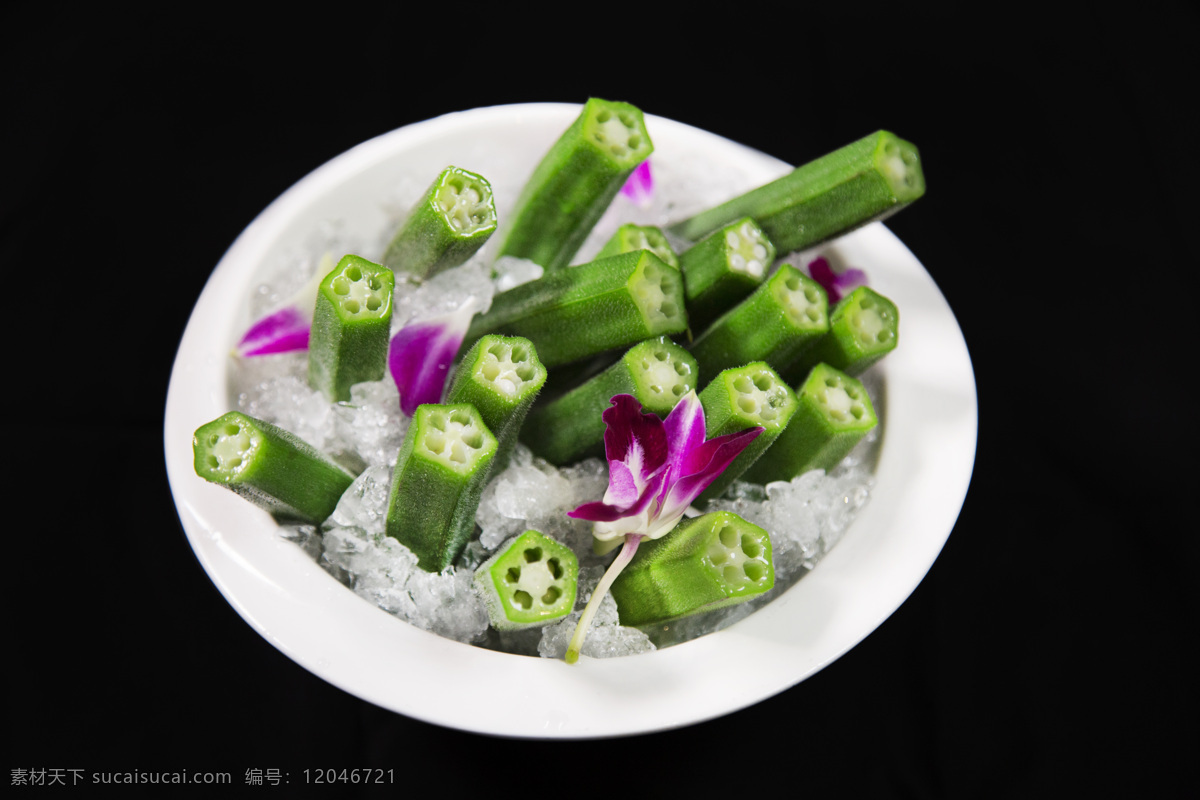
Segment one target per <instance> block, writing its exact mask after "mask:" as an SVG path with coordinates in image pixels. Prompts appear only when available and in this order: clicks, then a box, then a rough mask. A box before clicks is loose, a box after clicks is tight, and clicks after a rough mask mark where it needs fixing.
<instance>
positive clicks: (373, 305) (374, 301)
mask: <svg viewBox="0 0 1200 800" xmlns="http://www.w3.org/2000/svg"><path fill="white" fill-rule="evenodd" d="M381 305H383V301H382V300H380V299H379V298H378V297H370V298H368V299H367V310H368V311H378V310H379V307H380V306H381Z"/></svg>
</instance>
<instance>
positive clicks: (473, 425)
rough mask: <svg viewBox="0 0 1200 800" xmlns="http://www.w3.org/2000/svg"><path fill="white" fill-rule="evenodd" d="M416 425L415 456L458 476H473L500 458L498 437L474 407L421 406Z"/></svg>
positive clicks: (460, 405) (416, 416)
mask: <svg viewBox="0 0 1200 800" xmlns="http://www.w3.org/2000/svg"><path fill="white" fill-rule="evenodd" d="M412 424H413V426H414V428H415V431H414V433H415V441H414V450H413V453H414V455H419V456H420V457H421V458H423V459H424V460H426V461H432V462H434V463H436V464H439V465H441V466H443V467H447V468H449V469H451V470H453V471H454V472H457V473H460V474H463V475H469V474H471V473H473V472H475V471H476V470H477V469H479V468H480V467H481V466H484V465H486V464H487V463H488V462H489V461H490V460H491V458H492V456H494V455H495V454H496V447H497V442H496V437H495V436H493V435H492V432H491V431H490V430H488V428H487V426H486V425H485V424H484V422H483V419H482V418H481V417H480V416H479V412H478V411H476V410H475V407H474V406H472V405H469V404H466V403H462V404H456V405H423V406H419V407H418V408H417V413H416V414H415V415H414V417H413V422H412Z"/></svg>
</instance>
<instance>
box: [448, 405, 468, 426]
mask: <svg viewBox="0 0 1200 800" xmlns="http://www.w3.org/2000/svg"><path fill="white" fill-rule="evenodd" d="M450 421H451V422H457V423H458V424H459V425H462V426H464V427H465V426H467V425H470V424H471V415H470V414H468V413H467V412H466V411H463V410H462V409H456V410H454V411H451V412H450Z"/></svg>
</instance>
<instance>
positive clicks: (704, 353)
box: [689, 264, 829, 375]
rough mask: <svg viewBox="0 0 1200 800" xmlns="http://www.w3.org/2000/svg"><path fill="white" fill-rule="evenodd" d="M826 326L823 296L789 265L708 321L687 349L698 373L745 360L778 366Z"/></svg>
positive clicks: (818, 287) (813, 341)
mask: <svg viewBox="0 0 1200 800" xmlns="http://www.w3.org/2000/svg"><path fill="white" fill-rule="evenodd" d="M828 330H829V301H828V299H827V295H826V294H825V290H824V289H823V288H822V287H821V285H820V284H819V283H817V282H816V281H814V280H813V279H812V278H810V277H808V276H807V275H805V274H804V273H803V272H801V271H800V270H798V269H796V268H795V267H793V266H792V265H791V264H781V265H780V266H779V269H777V270H776V271H775V274H774V275H772V276H771V277H770V278H768V279H767V281H766V282H765V283H763V284H762V285H761V286H759V287H758V288H757V289H755V290H754V291H753V292H752V293H751V294H750V296H749V297H747V298H746V299H745V300H743V301H742V302H741V303H739V304H738V305H736V306H734V307H733V308H731V309H730V310H729V311H727V312H726V313H725V314H723V315H721V316H720V317H719V318H718V319H717V321H716V322H714V323H713V324H712V325H710V326H708V328H707V329H706V330H705V331H704V332H703V333H701V334H700V335H699V336H698V337H697V338H696V341H695V342H693V343H692V346H691V347H690V348H689V349H690V350H691V352H692V355H694V356H695V357H696V362H697V363H698V364H699V365H700V372H701V374H702V375H716V374H717V373H718V372H721V371H722V370H726V369H730V368H731V367H740V366H742V365H743V364H748V363H750V362H751V361H766V362H767V363H768V364H770V365H771V366H772V367H774V368H776V369H784V368H786V367H787V366H788V365H789V364H791V363H792V362H793V361H795V360H796V359H797V358H799V357H800V356H801V355H802V354H803V353H804V352H805V351H806V350H807V349H809V348H811V347H813V346H814V345H815V344H816V342H817V341H818V340H819V339H820V338H821V336H823V335H824V334H825V332H826V331H828Z"/></svg>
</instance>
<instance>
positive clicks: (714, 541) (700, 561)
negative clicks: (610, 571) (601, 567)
mask: <svg viewBox="0 0 1200 800" xmlns="http://www.w3.org/2000/svg"><path fill="white" fill-rule="evenodd" d="M774 586H775V566H774V562H773V561H772V555H771V537H770V536H769V535H768V534H767V532H766V531H765V530H763V529H762V528H760V527H759V526H757V525H754V524H753V523H750V522H747V521H746V520H744V519H742V518H741V517H739V516H738V515H736V514H733V513H731V512H729V511H717V512H714V513H712V514H705V515H703V516H700V517H696V518H694V519H685V520H683V521H681V522H680V523H679V525H678V526H677V527H676V528H675V529H674V530H673V531H671V532H670V533H668V534H667V535H666V536H663V537H662V538H659V539H653V540H651V541H647V542H643V543H642V545H641V546H640V547H639V548H638V553H637V556H636V557H635V558H634V560H633V561H632V562H630V564H629V566H628V567H626V568H625V570H624V572H622V573H621V574H620V575H619V576H617V579H616V580H615V581H614V582H613V585H612V596H613V599H614V600H616V601H617V613H618V615H619V616H620V620H621V624H622V625H629V626H635V627H636V626H645V625H657V624H659V623H663V622H670V621H671V620H674V619H679V618H680V617H686V616H690V615H692V614H698V613H700V612H703V611H713V610H716V609H718V608H725V607H727V606H732V605H736V604H738V603H744V602H745V601H747V600H749V599H751V598H753V597H757V596H759V595H761V594H763V593H764V592H767V591H769V590H770V589H771V588H772V587H774Z"/></svg>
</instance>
